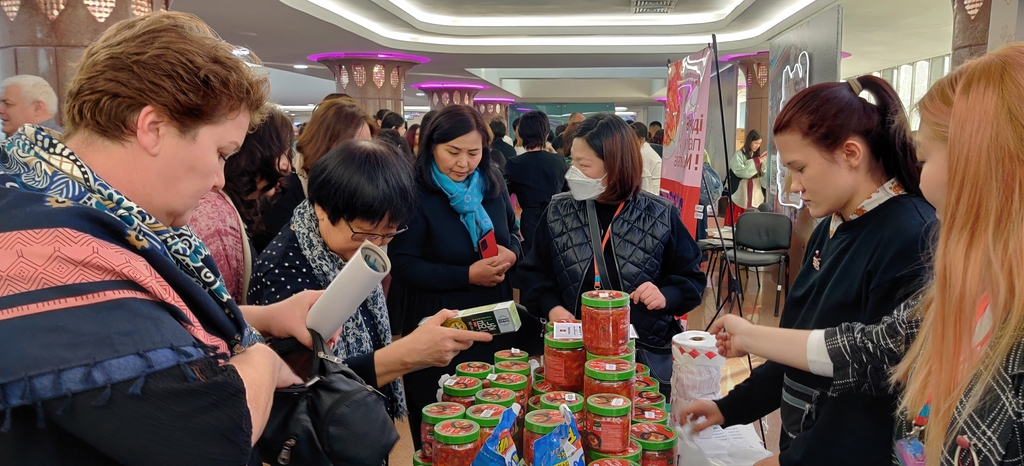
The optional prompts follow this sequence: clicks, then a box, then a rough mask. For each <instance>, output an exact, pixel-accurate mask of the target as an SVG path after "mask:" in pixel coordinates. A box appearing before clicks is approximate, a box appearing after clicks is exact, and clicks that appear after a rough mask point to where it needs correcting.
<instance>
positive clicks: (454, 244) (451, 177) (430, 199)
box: [388, 105, 540, 449]
mask: <svg viewBox="0 0 1024 466" xmlns="http://www.w3.org/2000/svg"><path fill="white" fill-rule="evenodd" d="M420 145H421V149H420V153H419V156H418V157H417V158H416V163H415V165H414V167H413V170H414V172H415V175H416V181H417V189H418V194H417V198H418V199H419V205H418V206H417V209H416V211H415V212H414V213H413V215H412V217H411V218H410V220H409V229H408V231H407V232H405V233H403V234H402V235H400V236H397V237H395V239H394V241H392V242H391V244H390V245H389V247H388V256H389V257H390V258H391V265H392V271H391V276H392V282H391V290H390V292H389V293H388V305H389V307H390V306H396V309H401V310H402V315H403V323H402V327H403V332H402V333H404V334H406V335H408V334H410V333H412V332H413V331H414V330H416V328H417V327H418V325H419V323H420V321H421V320H422V319H423V318H425V317H430V316H433V315H434V314H436V313H437V310H438V309H452V310H460V309H469V308H473V307H477V306H483V305H487V304H494V303H501V302H505V301H511V300H512V284H511V283H510V280H508V277H507V274H509V273H510V272H512V271H514V268H515V266H516V265H517V263H518V262H519V260H520V259H521V257H522V256H521V255H522V249H521V247H520V242H519V228H518V227H517V226H516V216H515V212H514V211H512V204H511V202H510V201H509V196H508V192H507V191H506V190H505V183H504V182H503V181H502V179H501V175H500V174H499V173H498V170H497V169H496V168H495V167H494V166H493V165H492V164H491V160H490V157H491V150H490V136H489V135H488V128H487V126H486V124H485V123H484V120H483V117H482V116H481V115H480V113H479V112H478V111H476V110H475V109H474V108H472V107H467V106H462V105H452V106H449V107H445V108H444V109H442V110H439V111H438V112H437V115H436V116H434V118H433V120H431V122H430V123H429V124H428V125H427V127H426V129H425V130H423V135H422V137H421V138H420ZM482 242H483V244H484V246H486V247H484V246H481V243H482ZM494 250H496V251H497V255H496V256H493V257H492V256H491V255H490V254H489V253H490V252H491V251H494ZM522 320H523V326H522V327H521V328H520V330H519V332H516V333H515V334H505V335H498V336H495V337H494V340H492V341H491V342H490V343H487V344H475V345H473V346H472V347H471V348H469V349H468V350H465V351H462V352H461V353H459V354H458V355H457V356H455V357H454V359H453V360H452V362H451V364H449V365H448V366H447V367H443V368H430V369H424V370H420V371H416V372H412V373H409V374H408V375H406V376H405V387H406V389H407V392H406V396H407V398H408V402H409V425H410V427H411V430H412V437H413V443H414V444H415V446H416V448H417V449H419V448H420V445H421V442H420V440H421V439H420V420H421V418H420V416H421V411H422V409H423V408H424V407H425V406H426V405H428V404H430V403H433V402H435V401H437V400H436V392H437V389H438V379H439V378H440V377H441V375H443V374H454V370H455V366H456V365H457V364H460V363H463V362H467V361H489V360H492V359H493V358H494V353H495V352H496V351H498V350H502V349H508V348H511V347H513V346H516V347H518V348H524V349H526V348H530V349H527V351H530V350H531V349H532V348H534V347H536V346H538V345H537V342H531V341H526V340H523V338H525V337H527V336H528V335H534V336H537V335H539V333H540V324H539V323H538V322H537V321H536V319H532V317H531V316H529V315H523V316H522ZM531 321H532V322H531ZM535 339H536V340H539V337H536V338H535ZM520 345H522V346H520Z"/></svg>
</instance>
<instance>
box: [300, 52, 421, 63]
mask: <svg viewBox="0 0 1024 466" xmlns="http://www.w3.org/2000/svg"><path fill="white" fill-rule="evenodd" d="M331 58H333V59H336V60H343V59H346V58H379V59H383V60H405V61H412V62H416V63H419V64H421V65H422V64H423V63H427V62H429V61H430V59H429V58H427V57H421V56H418V55H408V54H404V53H394V52H327V53H316V54H313V55H310V56H308V57H306V59H307V60H309V61H315V62H318V61H320V60H323V59H331Z"/></svg>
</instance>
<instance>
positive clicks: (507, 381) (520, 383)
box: [491, 372, 527, 391]
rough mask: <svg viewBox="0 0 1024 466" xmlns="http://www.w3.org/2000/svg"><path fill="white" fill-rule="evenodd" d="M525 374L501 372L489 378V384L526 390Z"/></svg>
mask: <svg viewBox="0 0 1024 466" xmlns="http://www.w3.org/2000/svg"><path fill="white" fill-rule="evenodd" d="M526 384H527V382H526V376H525V375H523V374H513V373H511V372H502V373H500V374H494V377H493V378H491V386H492V387H497V388H507V389H509V390H515V391H519V390H526Z"/></svg>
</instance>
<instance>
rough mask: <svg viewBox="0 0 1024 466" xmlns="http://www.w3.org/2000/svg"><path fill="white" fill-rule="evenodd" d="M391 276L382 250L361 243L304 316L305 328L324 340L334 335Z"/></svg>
mask: <svg viewBox="0 0 1024 466" xmlns="http://www.w3.org/2000/svg"><path fill="white" fill-rule="evenodd" d="M389 272H391V261H390V260H389V259H388V255H387V254H386V253H385V252H384V250H383V249H381V248H379V247H377V246H375V245H374V244H373V243H371V242H369V241H364V242H363V245H362V246H360V247H359V249H358V250H357V251H356V253H355V255H353V256H352V260H350V261H348V263H347V264H345V267H343V268H342V269H341V271H340V272H338V275H337V276H336V277H334V280H332V281H331V284H330V285H328V286H327V289H326V290H324V294H323V296H321V297H320V299H318V300H317V301H316V304H314V305H313V307H312V308H311V309H310V310H309V314H307V315H306V327H308V328H310V329H313V330H316V331H317V333H319V334H320V335H323V336H325V337H327V336H329V335H335V334H336V333H338V332H339V331H340V330H341V328H342V326H344V325H345V322H347V321H348V319H350V318H351V317H352V316H353V315H355V313H356V311H358V310H359V306H360V305H361V304H363V301H366V298H367V297H368V296H370V293H372V292H373V289H374V288H376V287H377V285H380V282H381V281H382V280H384V277H386V276H387V275H388V273H389Z"/></svg>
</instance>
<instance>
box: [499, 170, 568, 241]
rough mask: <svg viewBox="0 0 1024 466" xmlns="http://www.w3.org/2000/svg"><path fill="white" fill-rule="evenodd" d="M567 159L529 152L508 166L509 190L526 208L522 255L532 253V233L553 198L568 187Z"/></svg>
mask: <svg viewBox="0 0 1024 466" xmlns="http://www.w3.org/2000/svg"><path fill="white" fill-rule="evenodd" d="M568 170H569V167H567V166H566V165H565V158H563V157H562V156H561V155H558V154H555V153H552V152H547V151H542V150H541V151H530V152H526V153H523V154H522V155H519V156H516V157H515V158H512V159H509V161H508V163H507V164H506V165H505V173H506V176H507V177H508V191H509V193H511V194H515V195H516V200H517V201H518V202H519V205H520V206H521V207H522V208H523V215H522V217H521V218H520V231H521V232H522V234H523V255H524V256H525V255H526V254H529V253H530V248H532V247H533V236H534V233H535V232H536V230H537V225H538V224H540V219H541V216H542V215H544V210H545V209H547V208H548V203H550V202H551V197H552V196H554V195H555V194H558V193H560V192H562V191H564V190H565V172H566V171H568Z"/></svg>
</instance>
